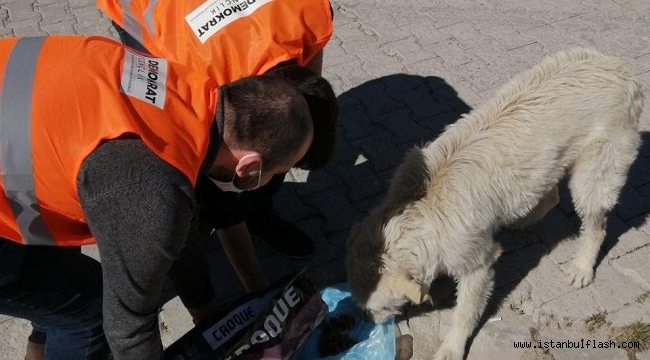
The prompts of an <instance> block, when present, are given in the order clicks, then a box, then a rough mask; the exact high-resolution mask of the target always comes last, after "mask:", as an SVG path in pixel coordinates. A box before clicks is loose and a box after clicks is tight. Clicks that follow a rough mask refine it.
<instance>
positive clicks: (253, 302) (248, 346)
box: [165, 271, 327, 360]
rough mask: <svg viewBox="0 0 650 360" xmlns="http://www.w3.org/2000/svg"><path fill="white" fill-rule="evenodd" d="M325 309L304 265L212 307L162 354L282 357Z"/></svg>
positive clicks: (235, 359)
mask: <svg viewBox="0 0 650 360" xmlns="http://www.w3.org/2000/svg"><path fill="white" fill-rule="evenodd" d="M326 314H327V306H326V305H325V303H324V302H323V301H322V299H321V297H320V294H319V292H318V291H317V289H316V288H315V287H314V285H313V283H312V282H311V281H310V280H309V278H308V276H307V274H306V272H305V271H302V272H300V273H298V274H297V275H291V276H287V277H285V278H283V279H280V280H278V281H276V282H275V283H273V284H272V285H271V286H269V287H268V288H267V289H265V290H264V291H261V292H258V293H254V294H248V295H245V296H243V297H241V298H239V299H237V300H236V301H235V302H233V303H232V304H230V305H229V306H228V307H226V308H224V309H223V310H220V311H217V313H216V314H214V315H213V316H210V317H209V318H208V319H207V320H206V321H203V322H202V323H201V324H199V325H197V326H196V327H195V328H193V329H192V330H190V331H189V332H187V333H186V334H185V335H183V336H182V337H181V338H180V339H178V340H177V341H176V342H174V343H173V344H172V345H171V346H169V347H168V348H167V349H165V359H166V360H283V359H287V358H289V356H291V354H293V352H294V351H295V350H296V349H297V348H298V346H300V344H302V342H303V341H304V339H305V338H306V337H307V335H309V333H311V331H312V330H313V329H314V328H315V327H316V326H318V324H319V323H320V321H321V320H322V319H323V317H324V316H325V315H326Z"/></svg>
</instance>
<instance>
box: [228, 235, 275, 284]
mask: <svg viewBox="0 0 650 360" xmlns="http://www.w3.org/2000/svg"><path fill="white" fill-rule="evenodd" d="M217 234H218V236H219V240H220V241H221V245H222V246H223V249H224V251H225V253H226V256H227V257H228V260H230V264H231V265H232V267H233V269H235V272H236V273H237V276H238V277H239V280H240V281H241V282H242V284H243V285H244V288H245V289H246V291H248V292H255V291H259V290H263V289H264V288H266V287H267V286H268V282H267V281H266V277H265V276H264V273H263V272H262V269H261V268H260V265H259V263H258V262H257V257H256V256H255V248H254V247H253V242H252V240H251V235H250V233H249V232H248V228H247V227H246V223H244V222H240V223H238V224H235V225H233V226H231V227H229V228H225V229H219V230H217Z"/></svg>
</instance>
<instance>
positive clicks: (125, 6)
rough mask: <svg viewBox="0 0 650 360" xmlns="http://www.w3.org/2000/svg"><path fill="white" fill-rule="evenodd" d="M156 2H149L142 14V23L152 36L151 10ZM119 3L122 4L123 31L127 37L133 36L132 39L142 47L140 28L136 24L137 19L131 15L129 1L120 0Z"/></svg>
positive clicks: (156, 0)
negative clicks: (127, 34)
mask: <svg viewBox="0 0 650 360" xmlns="http://www.w3.org/2000/svg"><path fill="white" fill-rule="evenodd" d="M156 2H158V0H151V1H149V5H147V8H146V9H144V13H143V14H142V16H143V18H144V22H145V23H146V24H147V28H148V31H149V34H152V35H153V8H154V6H156ZM120 3H121V4H122V19H124V30H126V32H127V33H129V35H131V36H133V38H134V39H136V40H137V41H138V42H139V43H140V44H141V45H144V44H143V43H142V38H143V36H142V33H143V29H142V26H141V25H140V23H139V22H138V19H136V18H135V16H133V14H131V10H130V9H131V0H120Z"/></svg>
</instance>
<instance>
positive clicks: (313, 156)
mask: <svg viewBox="0 0 650 360" xmlns="http://www.w3.org/2000/svg"><path fill="white" fill-rule="evenodd" d="M266 75H273V76H282V77H284V78H287V79H289V80H291V81H292V82H293V83H294V84H295V85H296V86H297V87H298V90H300V92H301V93H302V95H303V96H304V97H305V100H307V104H308V105H309V112H310V114H311V119H312V121H313V126H314V140H313V141H312V143H311V146H310V147H309V150H308V151H307V153H306V154H305V156H304V157H303V158H302V159H301V160H300V161H299V162H298V164H296V166H297V167H300V168H302V169H306V170H313V169H319V168H323V167H324V166H325V165H326V164H327V162H328V161H329V160H330V159H331V158H332V155H333V154H334V142H335V138H336V119H337V117H338V114H339V107H338V103H337V101H336V95H335V94H334V90H333V89H332V85H330V83H329V82H328V81H327V80H325V79H324V78H323V77H322V76H320V75H318V74H317V73H315V72H314V71H312V70H310V69H308V68H306V67H304V66H300V65H297V64H295V63H291V62H289V63H286V62H285V63H281V64H279V65H276V66H275V67H274V68H272V69H271V70H269V71H267V72H266Z"/></svg>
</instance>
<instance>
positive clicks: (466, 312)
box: [434, 263, 494, 360]
mask: <svg viewBox="0 0 650 360" xmlns="http://www.w3.org/2000/svg"><path fill="white" fill-rule="evenodd" d="M491 265H492V264H491V263H490V264H486V265H485V266H483V267H480V268H478V269H476V270H474V271H473V272H471V273H469V274H466V275H463V276H462V277H460V279H459V280H458V294H457V302H456V307H455V308H454V313H453V318H452V324H451V331H449V333H448V334H447V336H446V337H445V340H444V341H443V342H442V345H441V346H440V349H438V352H436V355H435V357H434V360H461V359H462V358H463V354H464V353H465V344H466V343H467V339H468V338H469V336H470V335H471V334H472V332H473V331H474V328H476V325H477V323H478V320H479V318H480V317H481V315H482V314H483V311H484V310H485V305H486V304H487V300H488V298H489V296H490V294H491V293H492V287H493V285H494V281H493V278H494V271H493V270H492V269H491Z"/></svg>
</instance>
